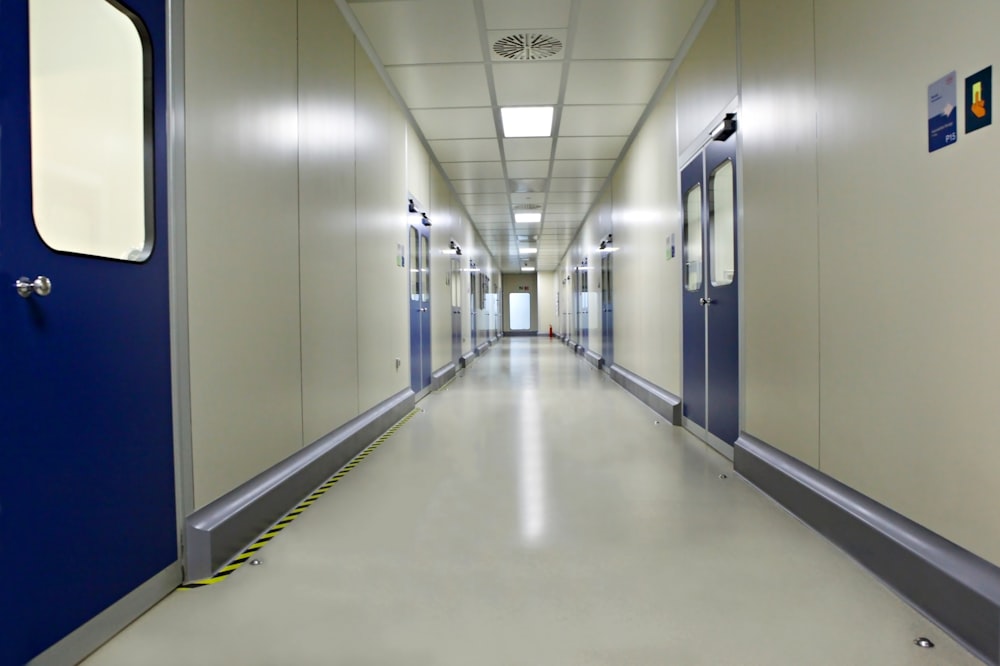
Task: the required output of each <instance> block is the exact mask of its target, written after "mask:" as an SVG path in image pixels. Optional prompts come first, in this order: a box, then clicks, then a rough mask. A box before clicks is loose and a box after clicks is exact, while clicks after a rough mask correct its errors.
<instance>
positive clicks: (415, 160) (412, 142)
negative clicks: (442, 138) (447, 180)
mask: <svg viewBox="0 0 1000 666" xmlns="http://www.w3.org/2000/svg"><path fill="white" fill-rule="evenodd" d="M430 178H431V160H430V157H429V156H428V155H427V150H426V149H425V148H424V146H423V144H421V143H420V138H419V137H418V136H417V133H416V132H414V131H413V129H411V128H410V127H409V125H407V126H406V191H407V193H409V194H411V195H413V196H414V197H416V199H417V203H418V205H420V206H423V208H421V209H420V212H422V213H423V212H428V214H430V213H429V209H430V201H431V181H430Z"/></svg>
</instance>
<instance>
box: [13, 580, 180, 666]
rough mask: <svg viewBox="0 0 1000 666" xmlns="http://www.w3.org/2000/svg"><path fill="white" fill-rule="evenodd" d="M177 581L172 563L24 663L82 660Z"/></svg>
mask: <svg viewBox="0 0 1000 666" xmlns="http://www.w3.org/2000/svg"><path fill="white" fill-rule="evenodd" d="M180 582H181V564H180V562H174V563H173V564H171V565H170V566H168V567H167V568H166V569H164V570H163V571H161V572H160V573H158V574H156V575H155V576H153V577H152V578H150V579H149V580H147V581H146V582H145V583H143V584H142V585H140V586H139V587H137V588H136V589H134V590H132V591H131V592H129V593H128V594H127V595H125V596H124V597H122V598H121V599H119V600H118V601H117V602H115V603H114V604H113V605H112V606H110V607H108V608H107V609H106V610H104V611H103V612H102V613H101V614H100V615H98V616H97V617H94V618H92V619H91V620H90V621H89V622H87V623H86V624H84V625H83V626H82V627H80V628H79V629H77V630H76V631H74V632H73V633H71V634H70V635H69V636H67V637H66V638H64V639H62V640H61V641H59V642H58V643H56V644H55V645H53V646H52V647H50V648H49V649H47V650H46V651H45V652H43V653H41V654H40V655H38V656H37V657H35V658H34V659H32V660H31V661H30V662H28V663H29V666H65V664H76V663H79V662H81V661H83V660H84V658H86V657H87V655H89V654H90V653H91V652H93V651H94V650H96V649H97V648H99V647H101V646H102V645H104V643H106V642H107V641H108V640H109V639H111V638H112V637H113V636H114V635H115V634H117V633H118V632H120V631H121V630H122V629H124V628H125V627H127V626H128V625H129V624H131V623H132V622H133V621H135V619H136V618H137V617H139V616H140V615H142V614H143V613H145V612H146V611H148V610H149V609H150V608H152V607H153V606H154V605H156V604H157V603H158V602H159V601H160V600H161V599H163V598H164V597H165V596H167V595H168V594H170V593H171V592H173V591H174V590H176V589H177V585H178V584H179V583H180Z"/></svg>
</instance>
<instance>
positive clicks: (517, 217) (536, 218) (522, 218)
mask: <svg viewBox="0 0 1000 666" xmlns="http://www.w3.org/2000/svg"><path fill="white" fill-rule="evenodd" d="M514 221H515V222H519V223H524V222H541V221H542V214H541V213H514Z"/></svg>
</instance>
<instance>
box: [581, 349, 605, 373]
mask: <svg viewBox="0 0 1000 666" xmlns="http://www.w3.org/2000/svg"><path fill="white" fill-rule="evenodd" d="M583 357H584V358H585V359H587V362H588V363H590V364H591V365H592V366H594V367H595V368H597V369H598V370H600V369H601V368H603V367H604V357H603V356H601V355H600V354H598V353H596V352H592V351H590V350H589V349H587V350H586V351H584V352H583Z"/></svg>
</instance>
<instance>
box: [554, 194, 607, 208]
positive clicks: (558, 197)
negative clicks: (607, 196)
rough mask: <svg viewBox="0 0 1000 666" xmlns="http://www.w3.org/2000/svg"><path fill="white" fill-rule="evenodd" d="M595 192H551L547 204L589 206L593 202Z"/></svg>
mask: <svg viewBox="0 0 1000 666" xmlns="http://www.w3.org/2000/svg"><path fill="white" fill-rule="evenodd" d="M596 195H597V193H596V192H552V193H550V194H549V198H548V203H549V204H556V203H575V204H587V205H590V204H591V203H593V201H594V197H595V196H596Z"/></svg>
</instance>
